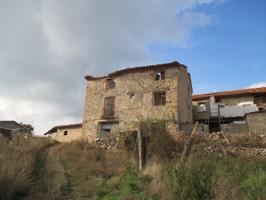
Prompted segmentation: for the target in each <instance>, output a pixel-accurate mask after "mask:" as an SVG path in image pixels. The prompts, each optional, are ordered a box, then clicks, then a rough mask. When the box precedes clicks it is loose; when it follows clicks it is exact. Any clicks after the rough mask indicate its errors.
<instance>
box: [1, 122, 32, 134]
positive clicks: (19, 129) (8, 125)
mask: <svg viewBox="0 0 266 200" xmlns="http://www.w3.org/2000/svg"><path fill="white" fill-rule="evenodd" d="M0 133H1V134H2V135H3V136H5V137H8V138H13V137H15V136H18V135H24V136H30V135H32V132H31V129H29V128H28V127H26V126H23V125H22V124H20V123H18V122H16V121H0Z"/></svg>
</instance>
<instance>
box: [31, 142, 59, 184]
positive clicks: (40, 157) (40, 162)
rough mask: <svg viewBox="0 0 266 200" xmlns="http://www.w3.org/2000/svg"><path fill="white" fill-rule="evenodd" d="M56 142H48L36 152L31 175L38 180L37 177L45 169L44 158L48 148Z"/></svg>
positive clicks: (55, 144)
mask: <svg viewBox="0 0 266 200" xmlns="http://www.w3.org/2000/svg"><path fill="white" fill-rule="evenodd" d="M57 145H58V143H50V144H47V145H45V146H44V147H42V148H41V149H39V150H38V152H37V153H36V157H35V161H34V169H33V172H32V176H33V177H34V178H35V179H36V180H37V181H38V179H39V178H40V177H41V176H42V174H43V172H44V171H45V165H46V159H47V156H48V152H49V150H50V148H52V147H55V146H57Z"/></svg>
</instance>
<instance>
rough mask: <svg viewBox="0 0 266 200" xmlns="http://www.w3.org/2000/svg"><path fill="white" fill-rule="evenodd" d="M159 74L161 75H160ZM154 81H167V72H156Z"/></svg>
mask: <svg viewBox="0 0 266 200" xmlns="http://www.w3.org/2000/svg"><path fill="white" fill-rule="evenodd" d="M158 74H160V75H158ZM154 79H155V80H156V81H163V80H165V70H160V71H157V72H155V77H154Z"/></svg>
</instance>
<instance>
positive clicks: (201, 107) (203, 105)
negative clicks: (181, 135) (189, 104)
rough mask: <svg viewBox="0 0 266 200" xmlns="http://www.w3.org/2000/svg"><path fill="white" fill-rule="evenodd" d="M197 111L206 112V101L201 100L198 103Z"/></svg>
mask: <svg viewBox="0 0 266 200" xmlns="http://www.w3.org/2000/svg"><path fill="white" fill-rule="evenodd" d="M197 110H198V112H206V111H207V108H206V103H205V102H201V103H198V109H197Z"/></svg>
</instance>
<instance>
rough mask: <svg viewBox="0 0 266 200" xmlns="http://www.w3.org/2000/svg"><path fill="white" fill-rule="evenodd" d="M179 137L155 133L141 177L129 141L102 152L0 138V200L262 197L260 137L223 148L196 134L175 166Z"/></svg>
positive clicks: (265, 160)
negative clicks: (184, 156)
mask: <svg viewBox="0 0 266 200" xmlns="http://www.w3.org/2000/svg"><path fill="white" fill-rule="evenodd" d="M185 138H186V137H180V138H179V140H177V141H173V140H172V139H171V138H170V137H169V136H168V135H167V134H166V133H164V132H163V130H161V129H160V128H158V129H157V131H154V132H153V134H152V135H150V137H149V141H148V145H147V149H146V154H147V162H146V165H145V167H144V169H143V171H141V172H140V171H139V170H138V168H137V166H138V164H137V154H136V145H135V144H134V142H133V143H132V142H130V141H133V140H132V138H131V140H128V138H127V140H123V141H124V142H122V143H121V142H120V145H122V146H121V148H115V149H111V148H106V146H105V147H104V146H103V145H102V144H103V143H104V142H98V144H96V145H95V144H94V145H91V144H88V143H87V142H86V141H76V142H72V143H68V144H59V143H55V142H53V141H50V140H49V139H28V140H24V141H21V142H20V143H19V144H17V143H14V142H13V143H10V142H9V141H7V140H5V139H3V138H1V140H0V163H1V166H0V197H1V199H3V200H4V199H5V200H9V199H18V200H20V199H29V200H33V199H44V200H52V199H58V200H61V199H62V200H63V199H76V200H83V199H84V200H85V199H93V200H94V199H95V200H97V199H103V200H119V199H120V200H126V199H128V200H129V199H132V200H133V199H136V200H137V199H143V200H144V199H148V200H157V199H166V200H167V199H169V200H170V199H219V200H220V199H264V198H265V196H266V187H265V186H266V173H265V171H266V156H265V154H266V151H265V149H264V147H265V144H264V143H263V142H261V141H263V140H261V139H260V140H257V139H256V138H254V137H249V136H234V137H231V138H230V142H231V143H232V144H230V145H228V144H226V142H225V141H224V140H223V139H221V138H219V137H217V136H212V135H211V136H208V137H205V136H197V137H196V138H195V140H194V144H193V146H192V149H191V153H190V155H189V157H188V159H187V161H186V162H180V155H181V152H182V151H183V148H184V141H185ZM129 139H130V138H129ZM109 141H110V140H109ZM125 141H126V142H125ZM114 143H115V142H114ZM99 144H101V145H99ZM240 144H242V145H240ZM243 144H244V145H243ZM112 145H115V144H112ZM120 145H118V146H120ZM118 146H117V147H118Z"/></svg>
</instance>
